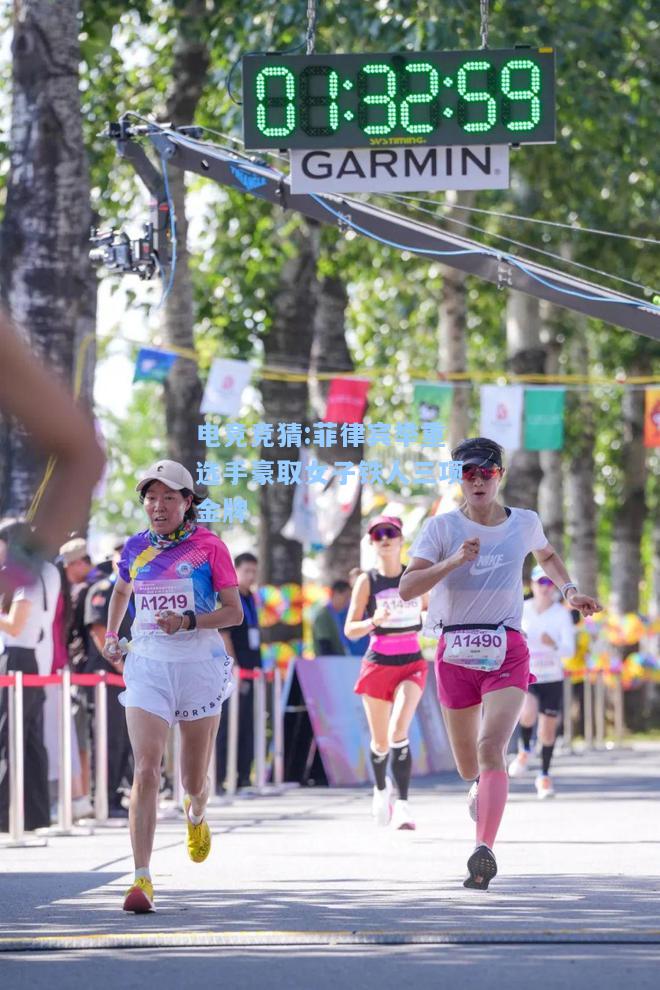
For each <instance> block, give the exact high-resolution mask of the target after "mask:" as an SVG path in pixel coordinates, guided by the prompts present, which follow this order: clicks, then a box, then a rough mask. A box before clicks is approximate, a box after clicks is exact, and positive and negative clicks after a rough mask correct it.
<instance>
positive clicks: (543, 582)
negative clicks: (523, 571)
mask: <svg viewBox="0 0 660 990" xmlns="http://www.w3.org/2000/svg"><path fill="white" fill-rule="evenodd" d="M536 583H537V584H541V585H543V587H544V588H549V587H550V585H553V586H554V583H555V582H554V581H552V580H551V579H550V578H549V577H542V578H537V580H536Z"/></svg>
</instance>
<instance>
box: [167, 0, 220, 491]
mask: <svg viewBox="0 0 660 990" xmlns="http://www.w3.org/2000/svg"><path fill="white" fill-rule="evenodd" d="M204 15H205V4H204V2H203V0H189V2H188V4H187V5H186V8H185V9H184V10H183V11H182V12H181V32H180V33H179V35H178V37H177V41H176V43H175V48H174V65H173V69H172V78H173V87H172V90H171V92H170V95H169V97H168V100H167V117H168V120H170V121H171V122H172V123H173V124H176V125H182V124H190V123H192V121H193V118H194V116H195V111H196V109H197V105H198V103H199V100H200V98H201V95H202V92H203V90H204V85H205V83H206V77H207V71H208V66H209V53H208V48H207V44H206V40H205V39H206V30H205V27H204V24H205V18H204ZM199 39H202V40H199ZM168 180H169V187H170V194H171V197H172V202H173V204H174V212H175V216H176V227H177V263H176V272H175V276H174V283H173V285H172V291H171V292H170V295H169V296H168V298H167V301H166V303H165V308H164V316H163V329H164V332H165V336H166V339H167V342H168V343H170V344H173V345H174V346H175V347H182V348H189V349H193V348H194V334H193V328H194V323H195V311H194V305H193V289H192V279H191V277H190V268H189V257H190V256H189V253H188V248H187V234H188V220H187V218H186V194H185V174H184V172H183V171H182V170H181V169H179V168H170V169H169V170H168ZM202 392H203V389H202V383H201V381H200V378H199V375H198V373H197V364H196V363H195V362H194V361H191V360H188V359H187V358H179V360H178V361H176V362H175V364H174V365H173V367H172V370H171V371H170V374H169V376H168V378H167V381H166V382H165V422H166V426H167V440H168V456H169V457H171V458H172V459H173V460H175V461H180V462H181V463H183V464H185V465H186V467H188V468H189V469H190V470H191V471H192V473H193V476H194V474H195V465H196V463H197V461H198V460H204V457H205V453H206V451H205V447H204V445H203V444H202V443H201V442H200V441H199V440H198V439H197V421H198V420H200V421H201V416H200V414H199V407H200V403H201V399H202Z"/></svg>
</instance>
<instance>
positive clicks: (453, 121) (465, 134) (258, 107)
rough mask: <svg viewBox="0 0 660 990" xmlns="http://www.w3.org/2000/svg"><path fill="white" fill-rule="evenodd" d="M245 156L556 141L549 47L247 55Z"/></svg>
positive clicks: (552, 78)
mask: <svg viewBox="0 0 660 990" xmlns="http://www.w3.org/2000/svg"><path fill="white" fill-rule="evenodd" d="M243 136H244V141H245V146H246V148H248V149H255V150H256V149H261V148H309V149H313V148H364V147H377V146H388V145H397V144H406V145H411V144H421V145H424V144H426V145H469V144H481V145H483V144H548V143H552V142H553V141H554V140H555V62H554V50H553V49H552V48H513V49H497V50H490V49H481V50H479V51H472V52H401V53H398V54H389V55H365V54H361V55H246V56H245V57H244V58H243Z"/></svg>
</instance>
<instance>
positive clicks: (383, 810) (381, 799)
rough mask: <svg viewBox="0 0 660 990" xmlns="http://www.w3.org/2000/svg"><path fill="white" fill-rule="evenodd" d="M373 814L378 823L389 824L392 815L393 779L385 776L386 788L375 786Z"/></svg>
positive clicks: (372, 803)
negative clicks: (380, 788) (381, 789)
mask: <svg viewBox="0 0 660 990" xmlns="http://www.w3.org/2000/svg"><path fill="white" fill-rule="evenodd" d="M371 814H372V815H373V817H374V819H375V821H376V825H389V824H390V819H391V817H392V781H391V780H390V778H389V777H386V778H385V790H384V791H379V790H378V788H377V787H374V796H373V800H372V802H371Z"/></svg>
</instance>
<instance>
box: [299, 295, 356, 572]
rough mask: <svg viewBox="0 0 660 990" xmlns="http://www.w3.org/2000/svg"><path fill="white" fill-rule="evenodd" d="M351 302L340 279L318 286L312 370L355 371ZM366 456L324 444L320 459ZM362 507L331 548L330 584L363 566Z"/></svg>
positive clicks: (317, 406)
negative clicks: (347, 320) (348, 323)
mask: <svg viewBox="0 0 660 990" xmlns="http://www.w3.org/2000/svg"><path fill="white" fill-rule="evenodd" d="M347 303H348V296H347V294H346V287H345V286H344V283H343V281H342V280H341V279H340V278H334V277H333V278H324V279H323V281H322V282H321V283H320V285H319V289H318V303H317V307H316V318H315V320H314V342H313V344H312V363H311V367H312V373H317V372H323V371H338V372H342V371H344V372H351V371H353V370H354V369H353V360H352V358H351V354H350V351H349V349H348V344H347V343H346V326H345V314H346V306H347ZM329 384H330V383H329V382H328V381H321V382H318V383H317V384H316V386H315V387H313V388H312V389H311V397H312V407H313V409H314V411H315V413H316V415H317V417H319V418H320V417H322V416H323V413H324V411H325V404H326V398H327V394H328V389H329ZM363 457H364V445H363V444H360V446H359V447H342V446H339V445H335V446H334V447H321V448H319V450H318V458H319V460H323V461H326V462H327V463H329V464H334V462H335V461H336V460H341V461H353V463H355V464H359V463H360V461H361V460H362V458H363ZM361 522H362V507H361V498H358V500H357V502H356V504H355V507H354V509H353V512H352V513H351V515H350V516H349V518H348V519H347V521H346V525H345V526H344V528H343V529H342V531H341V533H340V534H339V536H338V537H337V539H336V540H335V541H334V543H333V544H332V545H331V546H329V547H328V548H327V550H326V551H325V553H324V554H323V557H322V562H321V580H322V582H323V583H324V584H327V585H330V584H332V582H333V581H336V580H339V579H342V580H346V579H347V577H348V572H349V571H350V569H351V568H352V567H359V566H360V537H361V532H360V530H361Z"/></svg>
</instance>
